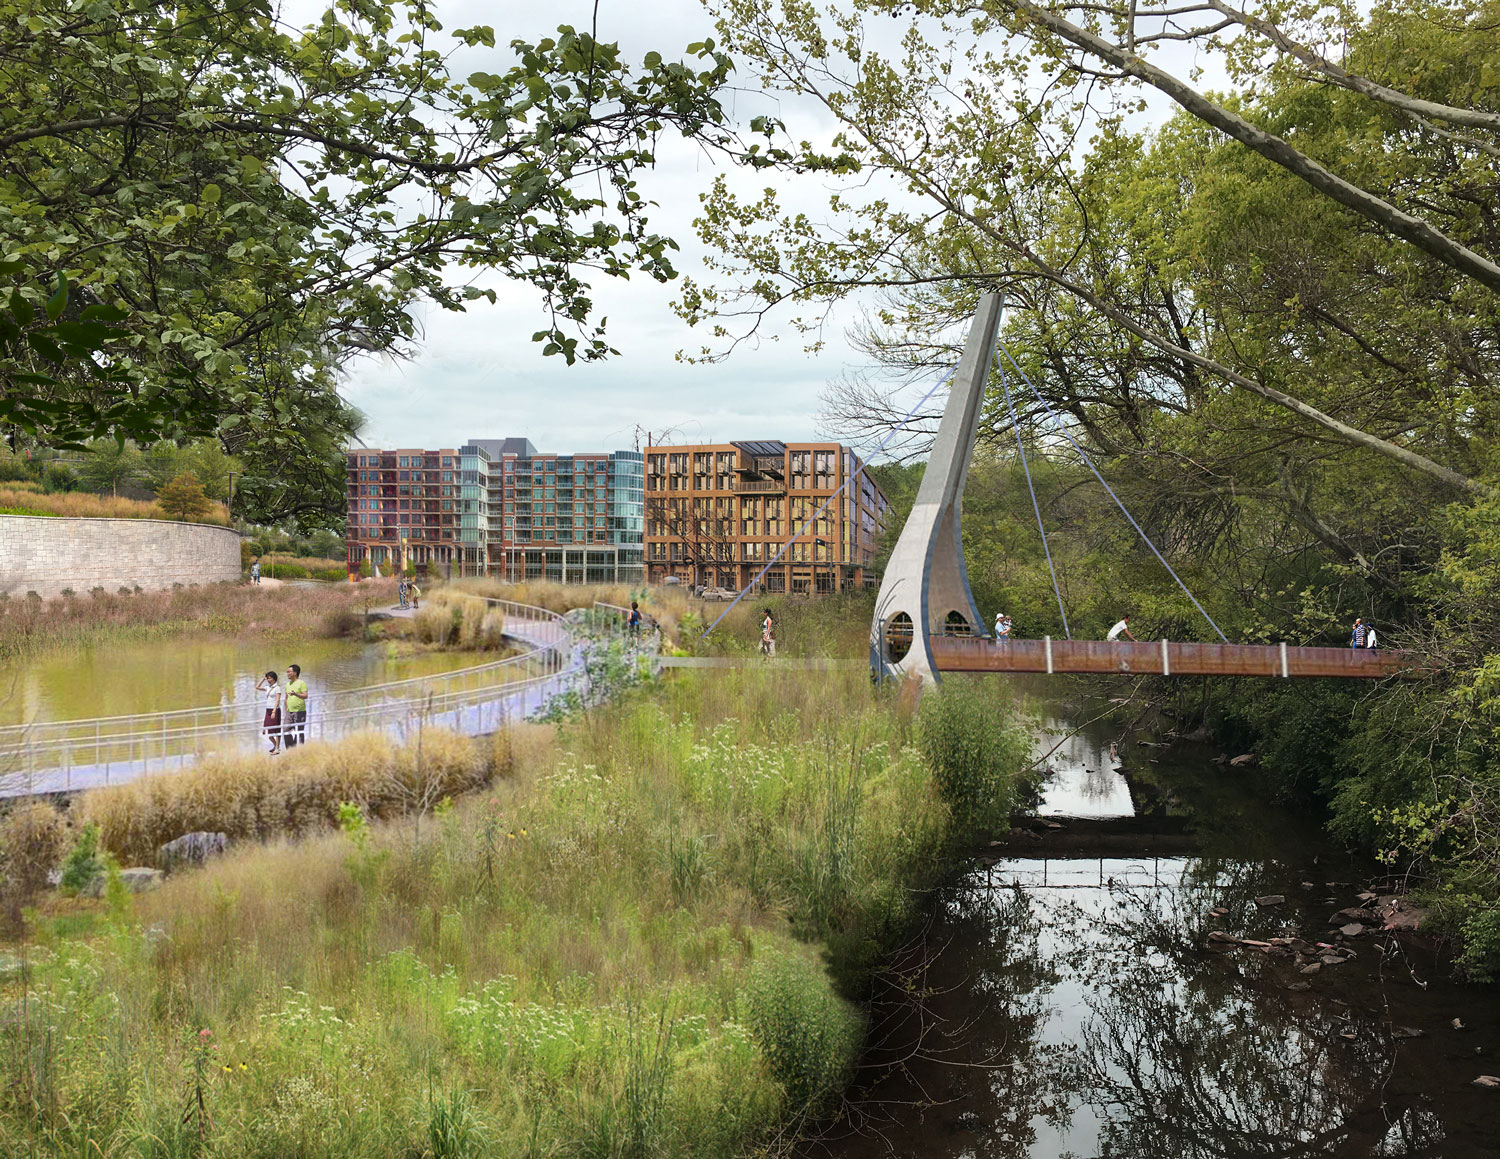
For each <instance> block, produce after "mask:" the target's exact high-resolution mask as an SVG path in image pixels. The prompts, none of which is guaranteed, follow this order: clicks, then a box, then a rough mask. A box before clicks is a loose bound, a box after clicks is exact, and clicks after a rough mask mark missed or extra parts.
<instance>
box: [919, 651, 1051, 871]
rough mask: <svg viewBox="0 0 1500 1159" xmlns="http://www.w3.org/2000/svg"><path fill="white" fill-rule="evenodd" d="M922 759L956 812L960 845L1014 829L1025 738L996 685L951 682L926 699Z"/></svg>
mask: <svg viewBox="0 0 1500 1159" xmlns="http://www.w3.org/2000/svg"><path fill="white" fill-rule="evenodd" d="M917 726H918V727H917V731H918V741H919V744H920V746H921V750H922V755H923V757H924V758H926V760H927V764H928V766H929V767H930V768H931V769H932V775H933V778H934V780H936V782H937V785H938V789H939V791H940V792H941V793H942V795H943V799H944V800H945V801H946V802H947V804H948V808H949V809H951V810H952V812H953V822H954V834H953V837H954V839H955V840H957V841H960V842H973V841H976V840H979V839H981V838H984V837H987V836H990V835H992V834H994V833H998V832H1000V831H1002V830H1004V829H1006V828H1008V827H1009V825H1010V814H1011V810H1012V808H1013V807H1014V806H1015V803H1016V797H1017V789H1018V788H1019V782H1020V780H1021V772H1022V769H1023V768H1024V765H1025V757H1026V735H1025V733H1024V732H1023V731H1022V730H1021V729H1019V728H1017V727H1016V725H1015V723H1014V722H1013V708H1012V706H1011V705H1010V704H1009V703H1008V702H1007V701H1004V700H1002V699H1001V698H1000V697H999V696H998V695H997V694H996V692H995V689H994V686H993V684H989V685H986V684H985V683H983V682H980V681H974V680H962V679H955V678H953V677H951V676H950V677H949V678H948V679H946V680H944V681H943V683H942V685H941V686H940V687H939V688H936V689H931V690H929V691H928V692H927V694H926V695H925V696H924V697H923V698H922V707H921V710H920V712H919V713H918V717H917Z"/></svg>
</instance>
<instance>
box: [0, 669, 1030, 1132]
mask: <svg viewBox="0 0 1500 1159" xmlns="http://www.w3.org/2000/svg"><path fill="white" fill-rule="evenodd" d="M696 677H697V674H694V678H690V679H684V680H673V681H671V682H669V683H666V684H663V685H659V686H656V687H654V688H651V689H648V690H644V691H640V692H637V693H634V694H631V695H630V696H629V697H627V698H626V699H625V700H624V701H623V702H620V703H618V704H616V705H614V706H612V707H610V708H607V709H604V710H599V711H594V712H591V713H589V714H587V715H586V716H584V717H581V718H578V719H575V720H574V721H572V722H571V723H568V724H566V725H564V726H561V727H560V728H558V729H557V730H551V729H539V728H535V727H533V728H531V729H528V730H525V731H524V732H518V733H512V734H504V735H503V736H502V737H500V738H497V740H496V741H495V744H496V746H497V748H496V749H495V750H494V751H492V752H491V753H490V755H489V757H488V758H487V759H488V763H489V765H490V771H491V773H492V774H493V775H494V776H495V779H494V780H493V781H492V782H491V784H490V787H489V789H488V790H487V791H485V792H484V793H482V794H478V795H474V796H471V797H469V798H467V799H465V800H461V801H458V802H457V803H456V804H449V803H444V804H441V805H439V806H437V807H436V809H435V810H434V811H433V812H432V813H419V815H418V816H419V817H420V820H418V819H416V818H411V819H407V820H404V821H397V822H392V823H389V824H371V823H369V822H368V820H367V814H366V812H365V811H362V810H359V809H350V808H345V809H343V810H342V811H341V819H342V823H343V827H344V831H343V832H342V833H331V834H325V835H322V836H313V837H310V838H307V839H304V840H302V841H300V842H297V843H295V844H289V843H286V841H285V840H284V839H283V838H280V837H275V838H271V839H270V840H269V842H268V843H267V844H264V845H254V844H248V845H241V847H240V848H238V849H236V850H233V851H231V854H230V855H229V856H228V857H227V858H226V859H224V860H222V861H220V862H218V863H216V864H214V865H211V866H210V867H209V868H207V869H205V870H201V871H195V872H184V873H180V874H177V875H174V876H173V877H172V878H171V879H169V880H168V882H167V884H166V885H165V886H164V887H163V888H162V889H161V890H159V891H157V892H156V893H152V894H146V895H142V896H140V897H138V898H135V899H133V900H132V899H130V898H127V897H126V896H124V895H123V894H122V893H120V892H119V891H116V893H115V902H114V903H113V904H112V905H111V904H102V905H101V906H100V907H99V908H98V909H96V910H94V911H84V912H83V913H80V912H78V911H76V910H75V911H73V912H70V913H67V914H65V915H60V916H58V917H57V918H54V919H40V920H39V921H38V923H37V925H36V927H35V929H34V931H33V936H32V942H31V944H30V945H29V946H28V948H27V951H26V952H27V954H28V956H29V960H30V962H31V968H30V974H29V980H28V987H29V990H28V998H29V1001H28V1002H27V1004H26V1006H25V1008H24V1009H25V1013H24V1016H22V1017H20V1018H13V1019H11V1020H9V1021H7V1022H5V1023H0V1068H3V1072H4V1073H3V1074H0V1152H3V1153H5V1154H11V1153H16V1154H27V1155H33V1156H53V1155H57V1156H61V1155H65V1154H66V1155H85V1154H86V1155H98V1156H125V1155H130V1156H137V1155H145V1154H150V1155H152V1156H162V1157H164V1159H176V1157H178V1156H181V1157H184V1159H186V1157H187V1156H190V1155H191V1156H198V1155H205V1154H209V1153H211V1154H213V1155H215V1156H221V1157H223V1159H242V1157H243V1159H261V1157H265V1159H269V1157H270V1156H282V1155H300V1156H319V1157H320V1159H346V1157H347V1159H353V1157H360V1159H365V1157H368V1159H375V1157H377V1156H381V1157H386V1156H413V1157H415V1156H419V1155H421V1156H427V1155H431V1156H437V1155H444V1156H467V1157H469V1159H481V1157H488V1156H494V1157H501V1156H504V1157H506V1159H510V1157H538V1159H539V1157H541V1156H618V1157H621V1159H625V1157H639V1159H644V1157H647V1156H653V1157H655V1156H661V1157H677V1156H681V1157H687V1156H692V1157H694V1159H716V1157H719V1156H730V1155H737V1154H744V1153H746V1152H747V1151H752V1150H754V1149H757V1148H763V1147H765V1146H766V1145H768V1144H769V1142H770V1141H771V1140H772V1139H774V1138H778V1137H784V1132H785V1131H786V1130H787V1128H788V1127H789V1126H794V1125H795V1124H796V1123H797V1122H798V1121H799V1120H800V1118H801V1117H802V1116H804V1115H809V1114H814V1113H817V1112H818V1111H819V1109H820V1108H824V1107H826V1106H828V1104H829V1101H830V1100H831V1099H833V1098H835V1097H837V1094H838V1092H839V1091H840V1090H841V1089H842V1087H843V1085H844V1084H845V1082H846V1081H847V1080H848V1077H849V1075H850V1073H851V1066H852V1064H853V1061H854V1059H855V1057H856V1055H857V1052H858V1050H859V1049H860V1043H861V1038H862V1033H863V1020H862V1016H861V1014H860V1011H859V1008H858V1007H857V1005H855V1004H853V1003H851V1001H850V998H851V996H858V995H859V994H860V993H862V987H863V983H864V980H865V979H866V978H867V977H868V975H869V971H870V970H871V969H872V967H873V966H874V965H875V964H876V963H877V962H878V961H879V959H880V956H881V954H882V952H883V951H884V950H885V949H886V948H887V947H889V946H890V945H891V944H892V943H893V942H894V941H895V940H896V939H898V938H899V937H901V936H902V934H903V932H904V931H905V930H906V928H907V927H908V924H909V922H910V921H911V919H912V917H913V907H914V905H915V896H916V891H917V890H920V889H921V888H923V887H925V886H927V885H929V884H931V883H932V882H933V881H934V880H935V878H936V877H937V876H938V875H939V874H941V873H942V872H943V871H944V866H945V865H946V864H948V858H949V857H950V855H951V854H952V853H953V851H955V850H962V849H965V848H967V847H968V844H969V843H970V842H971V841H972V839H973V838H974V837H975V836H976V835H977V834H976V831H975V830H973V829H971V828H969V827H967V826H966V825H965V824H964V823H962V822H961V821H959V820H956V819H957V818H962V817H966V816H970V815H972V813H973V811H974V802H972V801H969V802H962V801H955V800H950V799H949V798H948V797H947V796H946V795H945V788H944V786H947V787H948V790H949V791H962V792H965V793H973V792H975V791H976V790H977V791H979V792H982V794H983V795H984V797H985V799H987V800H989V801H991V802H992V803H994V804H996V805H997V806H998V807H1000V808H1004V807H1005V806H1006V805H1008V803H1009V802H1010V801H1011V799H1012V797H1013V794H1014V791H1015V787H1016V784H1017V777H1018V772H1017V770H1018V769H1020V768H1021V766H1022V765H1023V764H1024V760H1025V757H1024V754H1025V751H1026V747H1025V743H1024V740H1023V739H1022V738H1021V736H1020V734H1019V732H1018V731H1017V730H1016V729H1015V728H1014V727H1013V726H1012V725H1011V724H1010V723H1009V718H1008V717H1007V715H1006V711H1005V709H1004V708H1003V706H1001V705H998V704H997V703H996V702H995V700H994V699H993V694H991V696H990V697H989V698H988V699H986V698H983V697H975V696H973V695H972V694H970V693H966V691H965V686H964V685H963V684H962V682H958V681H952V682H949V686H947V687H945V691H944V693H943V699H944V700H945V701H947V710H946V712H944V713H942V714H938V715H936V716H934V715H932V712H936V709H933V710H932V711H931V712H929V710H928V709H927V708H926V706H924V708H923V713H922V714H921V715H919V716H918V717H917V718H916V720H914V721H913V720H909V719H906V718H904V717H903V716H902V715H901V714H900V713H899V712H897V711H896V710H895V707H894V705H893V703H892V702H891V701H890V700H889V699H888V698H887V697H885V696H883V695H882V694H881V693H879V692H878V691H876V690H872V689H871V688H870V687H869V685H868V682H867V681H866V680H865V678H864V676H863V674H862V673H849V674H844V673H833V674H829V673H805V672H791V671H787V670H784V669H782V670H777V669H775V668H755V669H747V670H740V671H734V672H728V673H725V674H723V675H722V677H716V678H711V679H698V678H696ZM966 696H967V699H964V698H965V697H966ZM949 698H955V699H951V700H950V699H949ZM939 727H941V728H943V729H948V730H953V729H957V730H958V731H959V732H960V733H961V738H960V739H961V742H962V743H958V744H948V745H940V744H937V743H935V742H936V739H937V738H936V736H935V735H934V730H936V729H937V728H939ZM362 743H363V742H362ZM456 747H457V746H456ZM307 757H308V760H309V762H325V763H326V767H325V766H322V765H320V769H321V771H319V772H318V773H317V775H316V778H315V779H316V782H317V784H318V785H319V786H322V787H320V788H318V789H317V790H316V792H315V793H313V794H312V795H313V796H314V797H315V798H316V803H315V804H313V805H309V806H307V807H306V809H305V810H304V807H303V806H301V805H300V804H298V803H296V802H297V798H298V791H296V790H293V789H291V788H290V787H281V788H276V787H274V786H272V787H268V788H267V789H266V790H265V791H250V790H246V791H243V792H242V791H241V790H238V789H237V788H236V787H235V786H234V784H233V780H234V776H233V774H232V773H231V772H230V771H229V770H228V769H226V770H224V771H222V772H221V773H219V774H216V775H214V776H213V778H212V779H211V785H212V788H210V787H208V786H209V782H206V783H205V787H204V788H203V790H202V793H201V796H202V798H203V804H202V806H201V807H202V808H203V809H204V810H205V811H204V812H202V813H189V812H181V811H178V812H173V811H172V810H173V809H176V808H178V806H173V807H172V808H171V809H169V808H168V807H167V806H166V805H164V804H160V803H158V802H156V801H155V800H154V799H152V798H151V797H149V795H148V796H146V797H130V796H127V795H123V794H122V795H117V796H114V797H112V798H110V802H111V804H110V808H111V809H113V810H117V811H120V812H122V813H129V812H132V811H134V812H137V813H140V814H143V815H150V816H167V815H170V816H171V817H172V824H173V825H176V824H186V823H189V822H192V823H197V822H199V821H202V820H206V819H207V818H208V817H210V816H212V817H219V816H223V815H225V814H229V815H239V816H243V818H244V820H243V821H242V822H240V823H241V824H242V825H243V826H245V827H246V828H247V829H249V828H251V827H252V826H256V825H260V824H261V818H260V817H259V815H258V814H257V812H256V809H255V808H254V807H250V806H248V805H246V804H244V802H246V801H248V800H250V799H252V798H253V799H256V800H260V799H267V798H271V799H273V801H274V804H273V805H272V811H273V812H275V813H277V814H278V815H281V816H287V815H290V816H292V817H294V818H298V817H302V816H304V815H312V814H316V816H317V817H318V818H319V819H320V821H321V822H322V823H324V824H326V819H327V809H328V807H329V803H330V802H331V801H332V799H333V798H334V797H336V796H338V795H339V793H340V792H342V791H344V787H345V786H347V787H348V788H349V789H350V790H351V791H352V790H355V789H357V788H358V787H359V786H360V785H361V784H364V783H365V782H364V781H363V780H362V774H361V772H360V767H361V766H362V765H363V764H364V763H365V762H366V761H367V760H369V759H372V758H371V757H370V755H369V753H368V752H364V753H360V752H356V751H354V750H351V752H350V753H348V754H345V755H344V756H342V757H339V758H337V760H335V759H334V758H333V757H332V755H331V754H329V755H318V754H313V753H311V752H309V753H308V754H307ZM377 757H378V759H380V760H388V759H391V758H389V757H388V756H387V755H386V754H385V753H384V751H382V752H381V753H380V754H377ZM954 760H957V761H959V762H960V763H961V764H963V765H964V768H962V769H952V768H944V767H941V762H946V761H954ZM934 762H937V763H936V764H935V763H934ZM458 763H459V765H461V766H462V767H463V768H465V769H472V768H474V767H477V766H473V765H469V764H465V763H464V762H463V761H461V760H460V761H459V762H458ZM290 767H291V766H289V765H284V766H283V769H286V768H290ZM310 769H311V765H309V766H308V767H307V769H306V770H305V771H309V772H310ZM501 769H503V775H501V774H500V773H499V770H501ZM253 775H256V776H271V775H272V774H271V773H270V771H269V770H267V771H265V772H263V773H255V774H253ZM168 780H169V779H168V778H162V779H161V783H163V784H164V783H166V782H167V781H168ZM192 795H193V794H192V793H189V792H187V791H185V790H184V792H183V794H182V796H183V797H184V798H185V799H186V798H191V797H192ZM99 800H100V798H98V797H95V798H92V799H91V800H90V801H89V802H86V803H85V806H84V808H85V812H86V813H87V814H88V815H89V816H92V817H95V818H96V819H99V820H100V823H101V825H105V826H106V828H107V830H108V832H109V833H111V834H114V835H116V836H113V837H112V838H111V839H112V840H117V841H119V840H129V841H139V842H140V843H141V845H140V847H141V848H144V846H145V844H147V843H149V842H150V841H155V839H156V837H157V836H158V834H159V833H160V832H165V830H163V829H160V828H159V827H158V828H152V829H151V831H150V836H149V838H148V837H147V836H146V833H145V830H144V827H142V826H136V827H135V828H132V827H131V826H127V825H125V824H123V823H122V822H119V821H110V820H108V818H107V816H106V812H105V810H104V809H103V808H102V806H101V805H100V804H99V803H98V802H99ZM195 807H197V806H195ZM237 810H239V811H240V812H239V813H237V812H236V811H237ZM131 825H135V823H134V822H132V823H131ZM207 827H217V825H215V826H207ZM271 827H272V826H267V827H266V829H269V828H271ZM137 828H139V829H141V832H140V836H139V837H135V836H130V834H134V833H135V832H136V830H137ZM257 831H258V832H263V831H265V830H264V829H262V830H257ZM122 833H123V834H126V836H124V837H122V836H119V834H122ZM106 845H108V841H106ZM75 904H76V903H75ZM89 913H92V914H93V917H92V921H93V922H94V925H93V927H92V929H91V930H89V929H88V928H87V926H86V917H87V914H89ZM81 928H82V932H81V933H80V929H81ZM185 1108H186V1113H185V1110H184V1109H185Z"/></svg>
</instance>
